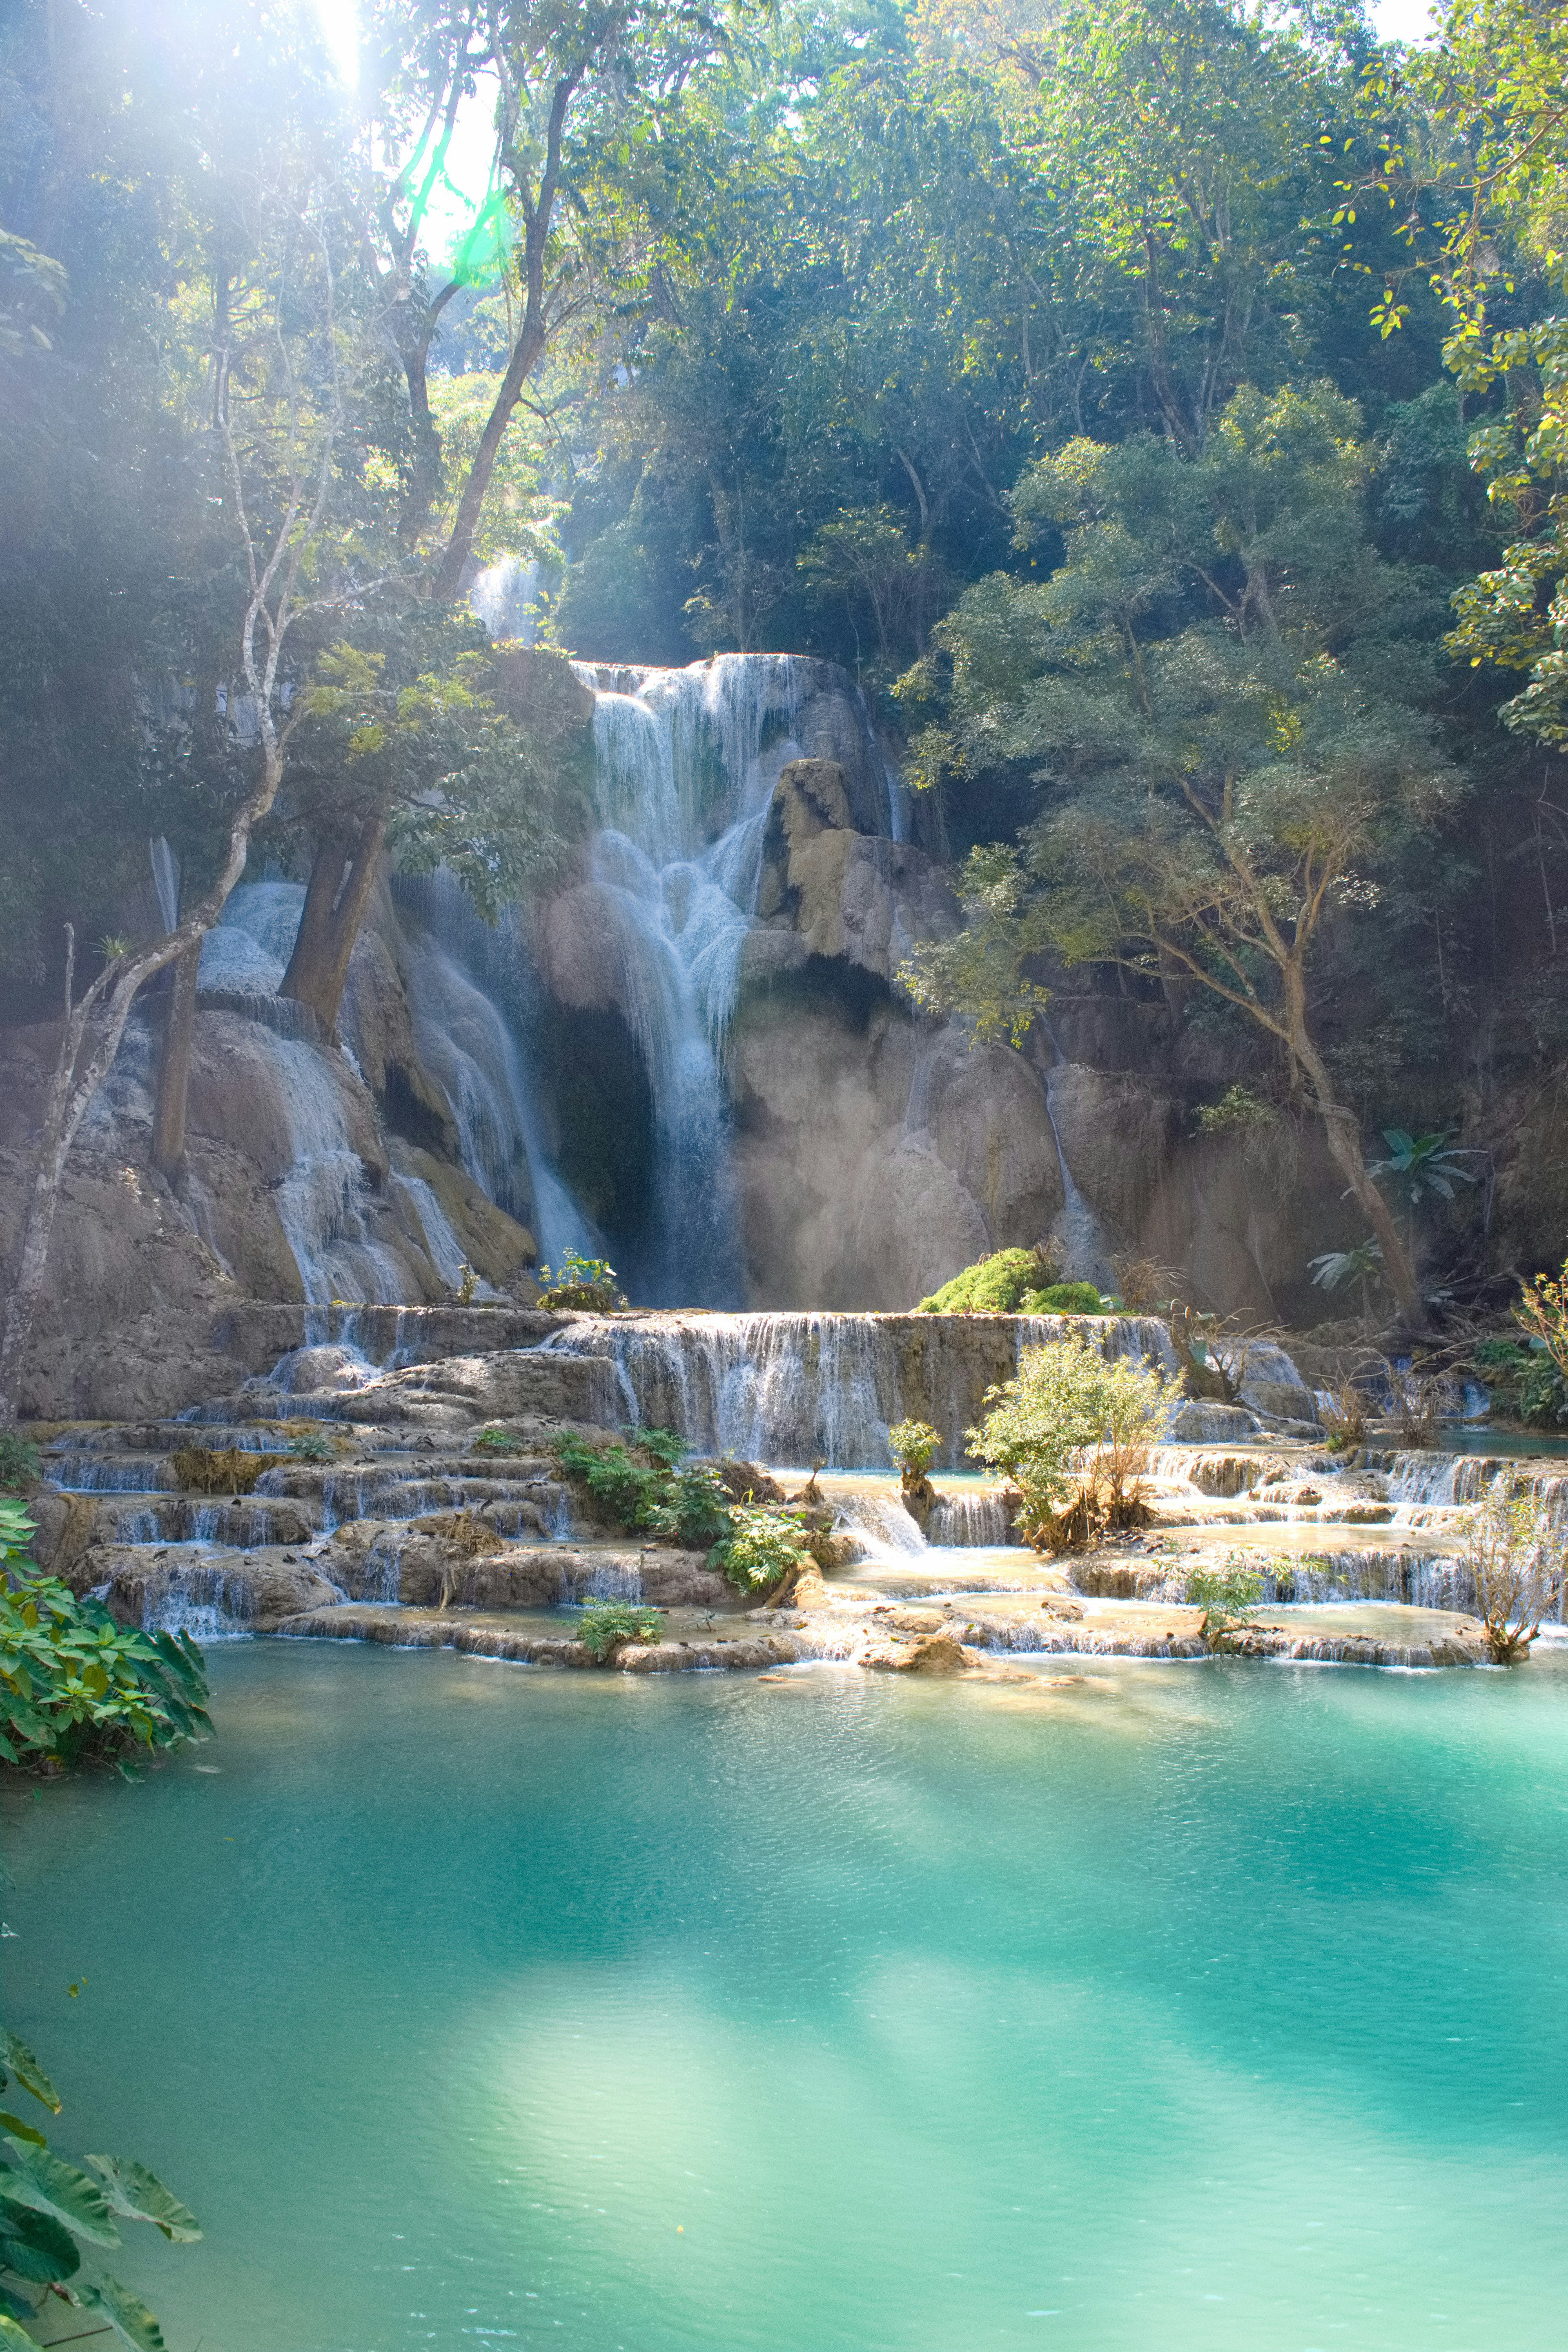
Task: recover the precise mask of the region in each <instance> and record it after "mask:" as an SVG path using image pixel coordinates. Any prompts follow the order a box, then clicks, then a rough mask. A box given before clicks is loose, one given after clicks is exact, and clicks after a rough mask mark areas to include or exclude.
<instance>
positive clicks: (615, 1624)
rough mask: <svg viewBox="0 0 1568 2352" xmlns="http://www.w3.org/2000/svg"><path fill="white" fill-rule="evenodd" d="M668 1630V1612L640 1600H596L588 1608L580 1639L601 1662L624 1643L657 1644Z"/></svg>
mask: <svg viewBox="0 0 1568 2352" xmlns="http://www.w3.org/2000/svg"><path fill="white" fill-rule="evenodd" d="M663 1630H664V1612H663V1611H662V1610H659V1609H645V1608H643V1607H642V1605H641V1603H640V1602H637V1601H594V1602H592V1603H591V1604H590V1606H589V1607H588V1608H586V1609H584V1612H583V1617H582V1622H581V1625H580V1626H579V1629H578V1639H579V1640H580V1641H581V1642H582V1643H584V1647H585V1648H586V1649H587V1651H588V1653H589V1654H590V1656H592V1657H594V1658H595V1659H597V1661H598V1663H599V1664H600V1665H603V1664H604V1663H605V1659H606V1658H607V1657H608V1656H609V1655H610V1654H611V1653H612V1651H615V1650H618V1649H619V1648H620V1646H621V1643H623V1642H647V1643H654V1642H657V1641H658V1638H659V1635H660V1634H661V1633H662V1632H663Z"/></svg>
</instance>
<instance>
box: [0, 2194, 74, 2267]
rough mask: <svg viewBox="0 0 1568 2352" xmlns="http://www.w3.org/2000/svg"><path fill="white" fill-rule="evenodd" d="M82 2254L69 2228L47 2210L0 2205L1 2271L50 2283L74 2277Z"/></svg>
mask: <svg viewBox="0 0 1568 2352" xmlns="http://www.w3.org/2000/svg"><path fill="white" fill-rule="evenodd" d="M80 2268H81V2254H80V2252H79V2249H78V2246H77V2242H76V2240H75V2239H74V2238H73V2237H72V2236H71V2233H70V2231H68V2230H66V2229H62V2228H61V2226H60V2224H59V2222H58V2221H54V2220H52V2219H51V2218H50V2216H49V2215H48V2214H47V2213H26V2212H23V2211H21V2210H19V2209H18V2208H17V2207H16V2206H15V2205H0V2271H9V2272H10V2273H11V2274H12V2275H13V2277H15V2278H21V2279H26V2280H28V2281H29V2282H30V2283H31V2284H33V2285H35V2286H52V2285H54V2284H56V2283H57V2281H58V2280H60V2279H68V2278H74V2277H75V2276H76V2273H77V2272H78V2271H79V2270H80Z"/></svg>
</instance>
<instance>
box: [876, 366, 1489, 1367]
mask: <svg viewBox="0 0 1568 2352" xmlns="http://www.w3.org/2000/svg"><path fill="white" fill-rule="evenodd" d="M1369 466H1370V453H1369V451H1368V450H1367V448H1366V446H1365V444H1364V442H1363V437H1362V435H1361V431H1360V420H1359V417H1358V415H1357V412H1356V410H1355V408H1354V407H1353V405H1352V404H1351V403H1350V402H1349V401H1347V400H1345V399H1343V398H1342V396H1341V395H1340V394H1337V393H1335V392H1333V391H1332V390H1331V388H1330V387H1328V386H1326V385H1317V386H1314V387H1311V388H1310V389H1308V390H1307V391H1305V392H1298V391H1290V390H1287V391H1285V392H1282V393H1280V394H1277V395H1276V396H1275V397H1274V398H1273V399H1268V398H1266V397H1265V396H1264V395H1263V394H1261V393H1258V392H1257V391H1255V390H1253V389H1252V388H1251V387H1249V386H1244V387H1243V388H1242V390H1241V391H1240V392H1238V393H1237V394H1236V396H1235V397H1234V398H1233V399H1232V400H1231V401H1230V402H1229V403H1228V404H1227V405H1226V409H1225V410H1224V412H1223V413H1222V415H1220V417H1219V418H1218V420H1217V421H1216V424H1215V427H1214V429H1213V430H1212V432H1211V433H1210V435H1209V437H1208V440H1207V443H1206V445H1205V449H1204V451H1203V453H1202V455H1201V456H1198V457H1188V456H1185V455H1184V454H1183V453H1182V452H1181V451H1180V450H1179V449H1177V448H1176V447H1175V446H1173V445H1172V444H1171V443H1170V442H1168V441H1156V440H1154V439H1153V438H1152V436H1138V437H1136V438H1134V439H1132V440H1131V441H1128V442H1124V443H1122V444H1121V445H1120V446H1117V447H1111V448H1108V447H1104V446H1100V445H1098V444H1095V443H1092V442H1089V441H1087V440H1080V441H1075V442H1071V443H1069V444H1068V446H1067V447H1066V448H1065V449H1063V450H1061V451H1060V452H1058V455H1056V456H1055V457H1049V458H1047V459H1044V460H1042V461H1041V462H1040V463H1039V464H1038V465H1037V466H1036V467H1034V468H1033V469H1032V470H1031V472H1030V473H1029V474H1028V475H1027V476H1026V477H1025V478H1024V481H1023V482H1022V484H1021V485H1020V487H1019V488H1018V490H1017V492H1016V494H1015V499H1014V506H1015V511H1016V514H1017V517H1018V525H1019V535H1020V538H1021V540H1022V541H1023V542H1024V543H1025V544H1026V546H1038V547H1040V548H1041V550H1042V552H1043V551H1045V550H1046V549H1047V548H1049V547H1051V546H1053V545H1055V546H1057V547H1059V548H1060V549H1061V550H1062V560H1061V561H1060V562H1059V563H1058V564H1057V565H1056V566H1055V568H1054V569H1053V570H1052V571H1051V573H1050V576H1049V577H1048V578H1047V579H1045V580H1042V581H1033V580H1027V581H1020V580H1017V579H1015V578H1012V577H1009V576H1007V575H1003V574H998V575H995V576H994V577H993V578H992V579H990V580H986V581H982V582H980V583H977V584H976V585H975V586H974V587H973V588H972V589H970V590H969V591H968V593H966V595H965V596H964V597H963V599H962V601H961V602H960V604H958V606H957V607H956V609H955V611H954V612H953V613H952V614H951V615H950V616H949V618H948V619H947V620H946V621H944V622H943V623H942V624H941V625H940V626H939V628H938V630H937V632H936V635H937V637H938V639H939V642H941V643H942V645H943V646H945V648H946V650H947V651H948V652H949V654H950V655H951V657H952V664H953V684H952V703H951V709H950V713H949V725H948V730H947V747H946V755H945V756H946V761H947V764H948V765H950V766H952V767H956V768H959V769H961V770H963V769H968V770H974V769H978V768H980V767H982V766H983V765H984V764H986V763H989V764H991V765H993V766H995V765H1000V764H1002V763H1007V764H1009V765H1010V766H1011V767H1012V768H1013V769H1015V770H1022V771H1024V772H1026V773H1027V774H1028V775H1029V776H1031V777H1032V778H1033V780H1034V782H1035V785H1036V786H1037V790H1038V793H1039V796H1040V809H1039V814H1038V816H1037V818H1036V820H1035V822H1034V823H1033V824H1032V826H1030V827H1029V828H1028V829H1027V831H1026V837H1025V843H1024V845H1023V847H1022V848H1021V849H1020V850H1016V851H1015V850H1010V849H1008V848H1006V847H1000V848H988V849H984V850H982V851H978V852H976V853H975V863H976V867H977V873H976V887H974V889H973V890H972V891H971V892H970V894H969V897H970V901H971V907H972V921H971V928H970V932H969V933H968V934H967V935H965V934H961V935H960V937H959V939H958V940H954V941H952V942H942V943H939V944H937V945H935V946H933V947H931V948H928V949H926V950H921V951H920V952H919V953H918V954H917V956H916V957H915V959H914V960H913V961H912V963H911V964H910V967H908V970H907V981H908V984H909V986H910V989H911V991H912V992H913V993H914V995H915V996H916V998H917V1000H918V1001H920V1002H921V1003H924V1004H925V1005H927V1006H928V1007H929V1008H930V1009H932V1010H942V1009H957V1010H959V1011H966V1012H969V1013H973V1015H974V1016H975V1017H976V1018H977V1020H978V1022H979V1024H980V1027H981V1031H982V1034H992V1033H996V1034H1001V1033H1003V1032H1005V1031H1011V1032H1012V1033H1013V1034H1015V1036H1016V1034H1018V1031H1019V1026H1020V1021H1021V1020H1022V1022H1023V1024H1024V1025H1025V1026H1026V1025H1027V1020H1028V1017H1029V1016H1030V1013H1031V1010H1032V1007H1031V1003H1030V1000H1029V995H1028V986H1029V982H1028V978H1027V974H1028V971H1029V968H1030V961H1031V959H1032V958H1034V957H1037V956H1038V955H1039V954H1040V953H1041V952H1042V951H1045V952H1048V953H1050V954H1052V955H1054V956H1056V957H1057V958H1059V959H1060V960H1061V961H1065V962H1066V963H1067V964H1068V965H1073V964H1100V965H1104V966H1109V967H1111V968H1113V969H1116V970H1118V971H1121V972H1122V973H1124V974H1126V975H1128V980H1129V983H1130V984H1131V985H1132V987H1133V988H1134V991H1135V992H1138V991H1141V992H1143V993H1145V994H1146V995H1148V996H1150V997H1151V998H1152V1000H1153V1001H1155V1002H1158V1001H1159V1000H1160V998H1161V997H1164V998H1165V999H1166V1000H1168V1001H1170V1002H1172V1003H1174V1004H1175V1005H1177V1006H1179V1005H1180V1004H1181V1003H1182V1001H1183V998H1184V995H1185V994H1187V993H1190V992H1191V990H1192V988H1193V987H1194V986H1195V987H1197V988H1199V989H1201V990H1204V991H1206V992H1208V993H1209V994H1210V995H1212V996H1214V997H1216V998H1219V999H1221V1000H1223V1002H1224V1003H1226V1004H1227V1005H1229V1006H1231V1007H1232V1008H1233V1009H1234V1010H1235V1012H1237V1013H1239V1014H1241V1015H1242V1016H1244V1018H1245V1019H1246V1021H1247V1022H1248V1023H1250V1024H1255V1025H1256V1027H1257V1028H1258V1029H1259V1030H1261V1031H1262V1032H1263V1034H1265V1035H1266V1036H1267V1037H1268V1039H1269V1040H1271V1041H1272V1043H1273V1045H1274V1046H1275V1047H1276V1049H1277V1051H1278V1054H1279V1062H1280V1066H1281V1075H1282V1076H1283V1078H1284V1079H1285V1081H1286V1083H1287V1084H1288V1085H1289V1088H1290V1090H1291V1091H1292V1093H1293V1094H1294V1095H1295V1096H1296V1097H1297V1098H1298V1099H1299V1100H1300V1102H1301V1103H1302V1104H1303V1106H1304V1107H1305V1108H1308V1109H1310V1111H1312V1112H1314V1113H1315V1114H1316V1115H1317V1117H1318V1118H1321V1121H1322V1124H1323V1129H1324V1134H1325V1137H1326V1139H1327V1142H1328V1146H1329V1150H1330V1151H1331V1154H1332V1157H1333V1159H1334V1161H1335V1164H1336V1166H1337V1167H1338V1168H1339V1169H1340V1171H1341V1172H1342V1175H1343V1177H1344V1179H1345V1182H1346V1184H1347V1186H1348V1188H1349V1191H1350V1192H1351V1194H1352V1197H1353V1198H1354V1200H1355V1202H1356V1203H1357V1206H1358V1207H1359V1208H1360V1210H1361V1211H1362V1213H1363V1214H1364V1216H1365V1217H1366V1219H1367V1222H1368V1223H1370V1225H1371V1226H1372V1229H1373V1233H1374V1234H1375V1235H1376V1236H1377V1239H1378V1242H1379V1243H1380V1244H1381V1246H1382V1250H1383V1264H1384V1271H1385V1273H1386V1275H1387V1277H1388V1280H1389V1282H1390V1284H1391V1286H1393V1288H1394V1293H1395V1296H1396V1297H1397V1298H1398V1301H1399V1306H1400V1308H1401V1311H1402V1312H1403V1314H1404V1316H1405V1318H1406V1320H1407V1321H1408V1322H1410V1323H1411V1324H1412V1325H1414V1326H1417V1327H1419V1326H1420V1325H1422V1324H1423V1323H1424V1322H1425V1320H1426V1309H1425V1307H1424V1305H1423V1301H1422V1295H1421V1287H1420V1283H1419V1281H1418V1279H1417V1276H1416V1272H1415V1267H1414V1266H1413V1265H1412V1263H1411V1260H1410V1256H1409V1254H1408V1252H1407V1250H1406V1248H1405V1241H1404V1237H1403V1236H1402V1234H1401V1233H1400V1230H1399V1225H1398V1222H1397V1220H1396V1218H1395V1216H1394V1213H1393V1211H1392V1210H1391V1208H1390V1205H1389V1203H1388V1202H1387V1201H1386V1200H1385V1199H1384V1195H1383V1193H1382V1192H1380V1191H1379V1189H1378V1186H1377V1184H1376V1183H1375V1181H1373V1176H1372V1174H1371V1173H1370V1171H1369V1170H1368V1167H1367V1161H1366V1155H1365V1152H1364V1150H1363V1141H1362V1134H1361V1123H1360V1120H1359V1119H1358V1118H1357V1116H1356V1114H1355V1112H1354V1110H1353V1109H1352V1107H1351V1105H1350V1104H1349V1103H1347V1102H1346V1100H1345V1099H1344V1097H1343V1095H1342V1091H1341V1089H1340V1087H1338V1085H1337V1084H1336V1082H1335V1077H1334V1073H1333V1066H1332V1062H1331V1057H1330V1055H1329V1054H1328V1053H1327V1052H1326V1051H1325V1048H1324V1045H1323V1042H1322V1040H1321V1037H1320V1035H1319V1034H1318V1029H1317V1024H1316V1015H1315V1011H1314V966H1315V961H1316V959H1317V957H1318V955H1319V953H1320V951H1321V946H1322V943H1323V940H1324V938H1325V935H1326V934H1327V932H1328V931H1329V929H1331V926H1335V925H1338V926H1343V925H1346V924H1349V923H1352V922H1357V921H1376V920H1378V919H1379V910H1380V908H1381V905H1382V902H1383V898H1384V887H1385V880H1386V876H1387V873H1388V870H1389V868H1390V866H1391V865H1392V864H1393V863H1394V861H1395V860H1396V859H1397V857H1398V856H1399V855H1400V853H1401V851H1402V850H1403V849H1404V848H1405V847H1407V846H1408V845H1409V844H1410V842H1411V841H1412V839H1413V838H1415V836H1417V835H1419V834H1420V832H1421V831H1422V829H1423V828H1427V827H1433V826H1440V825H1441V824H1444V823H1445V822H1446V820H1447V817H1448V815H1449V814H1450V813H1451V811H1452V810H1453V808H1454V806H1455V805H1456V803H1457V801H1458V793H1459V780H1458V776H1457V774H1456V773H1455V772H1454V771H1453V769H1452V768H1451V766H1450V765H1449V763H1448V762H1447V760H1446V759H1445V758H1444V756H1443V754H1442V752H1441V750H1440V749H1439V747H1438V745H1437V743H1436V737H1435V733H1434V728H1433V723H1432V720H1431V718H1430V716H1429V714H1428V710H1427V709H1426V707H1425V706H1426V705H1427V704H1428V703H1429V702H1430V700H1431V699H1432V688H1431V684H1430V679H1429V675H1428V668H1427V665H1426V661H1425V659H1424V658H1423V649H1422V647H1421V646H1420V643H1419V639H1418V637H1417V636H1415V635H1414V634H1413V632H1414V631H1415V629H1416V628H1418V626H1419V625H1420V621H1421V615H1422V612H1423V608H1424V605H1425V604H1426V603H1429V601H1430V599H1429V596H1428V595H1426V593H1424V592H1423V590H1422V589H1421V587H1420V585H1419V583H1415V582H1414V581H1413V580H1412V579H1411V578H1410V577H1408V576H1407V575H1405V574H1404V573H1402V572H1399V571H1397V570H1396V569H1395V568H1394V567H1392V566H1390V565H1387V564H1385V563H1384V562H1380V561H1379V559H1378V558H1377V556H1376V554H1375V553H1374V551H1373V549H1372V548H1371V546H1370V545H1369V543H1368V541H1367V536H1366V530H1365V523H1364V519H1363V491H1364V487H1365V483H1366V480H1367V477H1368V471H1369ZM939 764H940V763H939ZM1004 869H1005V870H1004Z"/></svg>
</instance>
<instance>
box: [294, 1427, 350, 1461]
mask: <svg viewBox="0 0 1568 2352" xmlns="http://www.w3.org/2000/svg"><path fill="white" fill-rule="evenodd" d="M340 1450H341V1441H340V1440H338V1439H336V1438H331V1437H329V1436H328V1435H327V1433H326V1432H325V1430H320V1429H310V1430H307V1431H306V1432H305V1433H304V1435H303V1436H301V1437H291V1438H290V1439H289V1453H290V1454H292V1455H293V1457H294V1459H295V1461H296V1462H335V1461H336V1460H337V1458H338V1454H339V1452H340Z"/></svg>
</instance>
